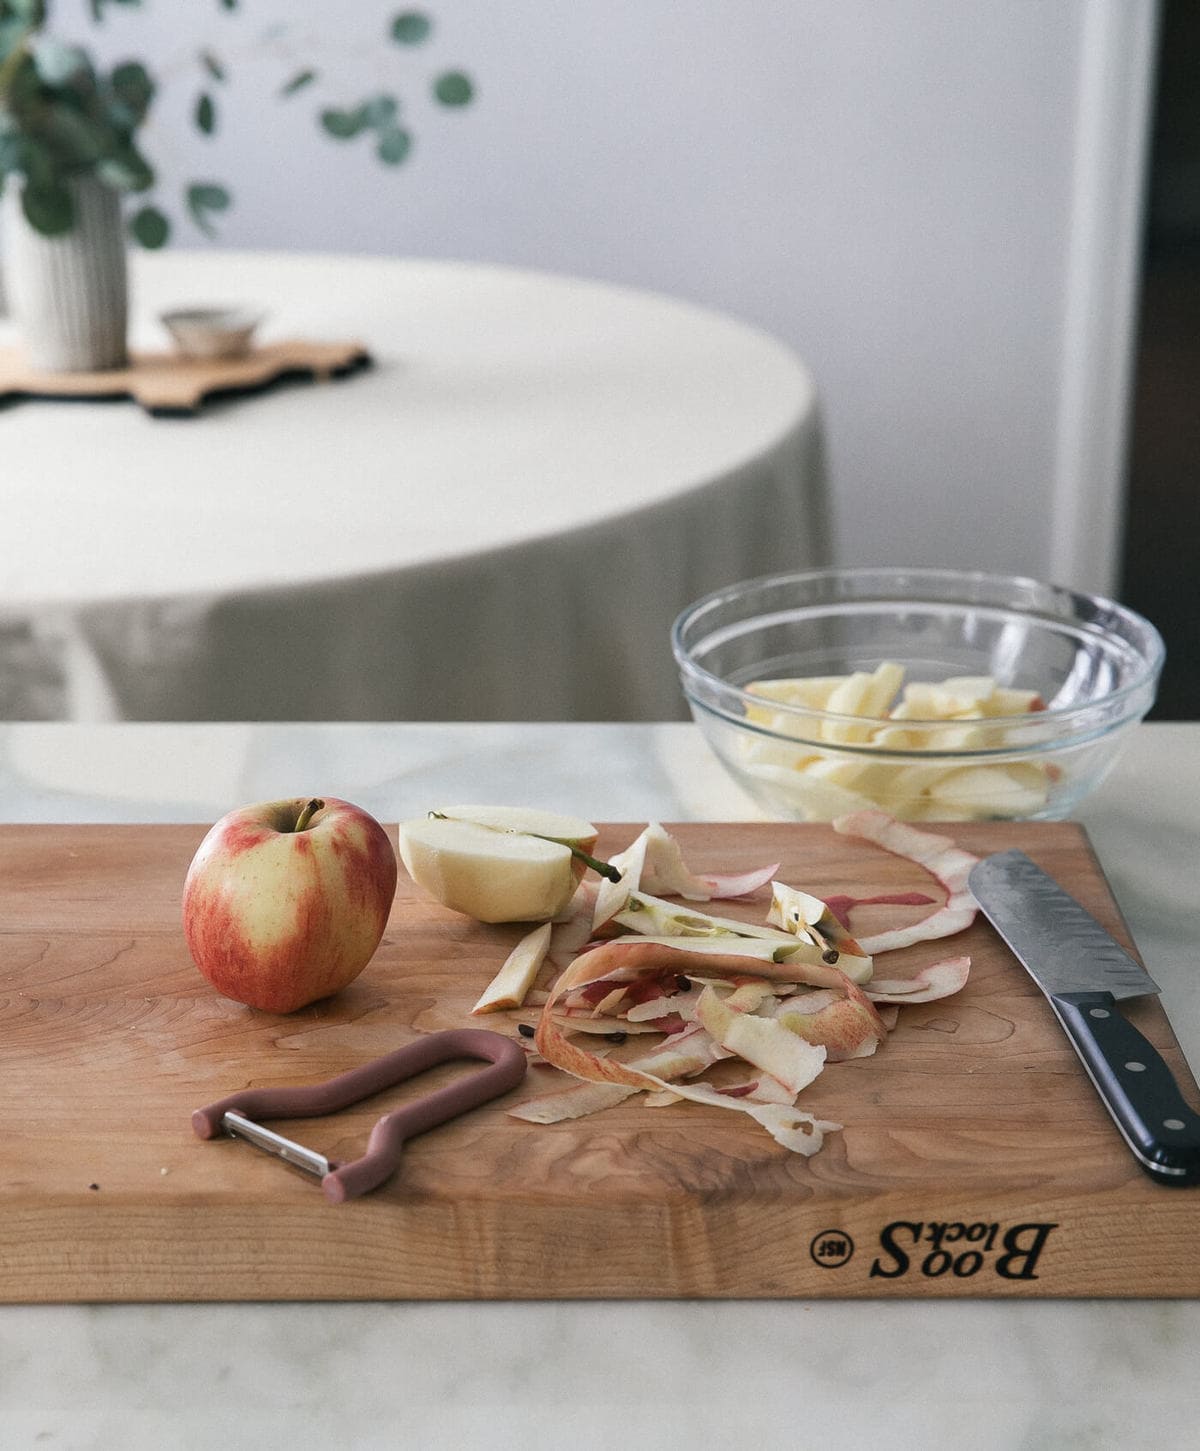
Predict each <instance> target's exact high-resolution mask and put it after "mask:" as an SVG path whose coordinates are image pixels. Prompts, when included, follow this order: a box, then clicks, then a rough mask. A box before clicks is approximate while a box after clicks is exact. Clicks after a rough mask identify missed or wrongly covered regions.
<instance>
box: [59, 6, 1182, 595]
mask: <svg viewBox="0 0 1200 1451" xmlns="http://www.w3.org/2000/svg"><path fill="white" fill-rule="evenodd" d="M73 5H74V6H77V7H78V12H79V14H80V15H82V13H83V7H82V5H81V4H80V3H79V0H60V4H59V14H60V15H61V16H62V17H64V20H65V19H66V18H67V17H68V16H69V14H70V13H71V8H72V6H73ZM1114 7H1116V8H1117V9H1118V10H1119V11H1120V12H1121V16H1119V17H1118V21H1117V24H1116V28H1115V30H1113V27H1112V24H1111V22H1112V17H1113V12H1114ZM403 8H408V7H407V5H406V4H402V3H400V0H387V3H384V0H352V3H348V0H343V3H341V4H338V5H331V4H329V3H328V0H242V6H241V11H240V13H235V14H233V15H226V14H224V13H223V12H222V11H221V10H220V9H219V7H218V6H217V5H216V3H215V0H212V3H210V4H205V5H201V4H197V3H191V4H188V5H187V6H186V7H185V6H184V5H183V4H182V3H181V0H145V8H144V9H143V11H142V12H140V13H138V12H129V13H125V12H123V11H121V10H120V9H119V8H118V7H115V6H114V7H111V8H110V18H109V20H108V21H107V22H106V24H105V26H104V28H103V31H102V32H101V40H100V42H99V43H100V44H101V46H102V47H103V49H104V50H105V51H107V52H108V53H109V54H110V55H112V56H119V55H122V54H125V53H141V54H143V55H147V56H148V57H151V58H153V59H154V61H155V63H156V66H157V65H162V66H164V67H165V68H166V70H167V72H168V73H169V76H168V81H167V84H166V85H165V88H164V94H163V96H162V98H161V100H160V102H159V105H158V107H157V116H156V119H155V121H154V129H153V131H152V132H151V133H150V135H149V136H148V138H147V140H148V145H150V146H151V147H152V148H153V149H154V151H155V153H156V154H157V155H158V157H159V158H160V159H161V161H162V164H163V168H164V171H165V172H167V173H168V174H169V175H170V176H171V177H172V178H183V177H184V176H192V175H201V176H204V177H210V176H211V177H212V178H214V179H221V180H224V181H226V182H228V184H229V185H230V186H231V188H232V190H233V191H234V192H235V193H236V197H237V200H236V207H235V210H234V211H233V212H232V213H231V214H230V215H229V217H228V219H227V220H226V221H225V223H224V224H223V226H222V237H221V241H222V243H223V244H226V245H244V246H248V247H264V248H277V247H287V248H312V249H322V250H330V251H339V250H343V251H362V252H382V253H397V254H423V255H428V256H448V257H468V258H471V257H474V258H482V259H488V260H493V261H502V262H513V263H519V264H526V265H532V266H537V267H544V268H549V269H553V270H557V271H564V272H574V273H583V274H589V275H593V276H598V277H606V278H613V279H617V280H620V281H622V282H627V283H634V284H639V285H644V286H646V287H651V288H656V289H661V290H664V291H668V292H672V293H676V294H678V295H681V296H684V297H688V298H691V299H694V300H698V301H700V302H703V303H707V304H711V305H713V306H715V307H718V308H722V309H725V310H727V311H729V312H732V313H735V314H738V315H740V316H741V317H743V318H746V319H748V320H750V321H752V322H755V323H757V324H759V325H761V326H762V327H763V328H766V329H769V330H770V331H771V332H773V333H776V334H777V335H779V336H781V337H782V338H784V339H785V340H787V341H788V342H790V343H791V344H792V345H793V346H794V347H795V348H796V349H797V351H798V352H799V353H800V354H801V355H802V356H803V357H804V358H805V359H806V360H807V362H808V363H809V364H810V365H811V367H812V369H813V371H814V373H815V375H816V378H817V381H818V385H819V387H820V389H821V392H822V394H823V398H824V404H825V410H826V420H827V426H828V435H829V452H830V468H831V474H832V479H833V484H834V490H835V520H836V524H837V531H838V552H839V555H840V557H841V559H842V560H843V561H844V562H849V563H896V564H915V563H935V564H947V565H950V564H954V565H964V566H969V567H977V568H996V569H1005V570H1019V571H1024V572H1028V573H1032V574H1035V575H1041V576H1047V575H1050V574H1052V573H1054V572H1057V574H1058V577H1060V578H1061V577H1062V575H1063V573H1064V572H1066V573H1067V574H1073V575H1074V576H1075V577H1074V578H1068V579H1066V580H1065V581H1064V582H1067V583H1074V584H1079V585H1092V586H1097V587H1107V586H1108V585H1109V584H1110V582H1111V576H1110V577H1109V578H1104V577H1103V576H1104V575H1105V571H1106V570H1107V569H1108V565H1109V561H1110V559H1111V555H1112V549H1113V546H1114V544H1115V533H1114V531H1115V529H1116V528H1117V516H1118V514H1119V491H1118V481H1117V478H1116V472H1117V471H1119V458H1120V454H1121V451H1122V447H1123V434H1122V432H1121V428H1120V415H1121V407H1120V405H1121V398H1122V395H1123V389H1124V383H1125V374H1124V372H1123V367H1124V358H1125V354H1124V352H1123V351H1122V350H1123V349H1124V348H1125V345H1126V342H1127V331H1128V319H1129V309H1128V306H1127V304H1128V298H1129V296H1130V294H1131V287H1132V282H1131V278H1129V277H1126V276H1124V275H1122V274H1121V266H1122V259H1124V263H1126V264H1127V263H1128V258H1129V256H1130V255H1131V248H1132V246H1133V240H1134V237H1135V233H1136V193H1137V169H1136V165H1134V169H1133V173H1132V176H1126V175H1125V173H1124V172H1122V174H1121V176H1120V177H1118V178H1117V181H1116V182H1115V183H1114V186H1113V187H1110V188H1109V191H1108V192H1107V193H1106V192H1105V190H1104V187H1103V186H1100V188H1099V190H1098V191H1097V188H1096V187H1094V186H1093V187H1092V189H1091V190H1090V191H1085V193H1084V194H1083V195H1082V200H1081V193H1080V189H1079V188H1078V186H1077V185H1076V180H1077V177H1078V174H1079V171H1080V166H1081V161H1080V157H1081V156H1083V157H1084V158H1085V160H1086V158H1087V157H1088V156H1090V157H1091V158H1092V164H1093V165H1094V166H1096V167H1098V168H1099V170H1100V172H1101V173H1102V178H1101V179H1102V180H1103V175H1104V174H1106V173H1104V168H1105V166H1106V165H1107V162H1106V159H1105V158H1106V157H1107V155H1108V151H1107V149H1104V150H1101V149H1099V148H1098V143H1097V142H1096V139H1095V134H1092V133H1096V132H1097V127H1098V126H1101V125H1102V123H1103V122H1104V120H1105V117H1106V116H1107V124H1108V125H1109V128H1110V130H1112V128H1113V127H1114V126H1115V128H1116V131H1117V132H1118V133H1119V135H1118V139H1120V138H1121V137H1124V138H1125V141H1126V142H1127V143H1128V144H1127V145H1126V151H1127V152H1128V154H1129V155H1130V156H1132V157H1133V158H1134V160H1135V162H1136V158H1137V157H1138V156H1139V155H1140V152H1139V150H1138V147H1139V145H1140V130H1139V128H1140V126H1141V123H1142V120H1143V111H1144V105H1143V102H1144V91H1145V72H1146V70H1147V68H1148V64H1149V59H1148V57H1149V50H1148V46H1146V44H1145V37H1146V35H1148V34H1149V33H1150V32H1151V30H1152V25H1153V0H989V3H976V0H680V3H669V0H567V3H556V0H430V7H429V8H430V13H431V14H432V16H433V18H434V20H435V31H434V35H433V37H432V38H431V40H430V42H429V43H428V44H427V45H426V46H424V47H421V48H419V49H411V50H402V49H400V48H398V47H395V46H392V45H391V44H389V43H388V42H387V41H386V39H384V32H385V26H386V22H387V20H388V18H389V17H390V16H391V15H392V14H394V13H395V12H396V11H397V10H399V9H403ZM289 16H290V17H291V23H290V27H289V32H288V35H287V36H286V37H285V38H284V39H283V40H279V39H275V40H268V41H263V40H261V35H262V33H263V31H264V30H266V29H267V28H268V26H269V24H270V23H271V22H272V21H276V20H282V19H284V18H286V17H289ZM331 17H334V18H333V19H332V20H331ZM1106 17H1107V20H1108V22H1110V27H1109V28H1110V30H1113V33H1112V34H1111V35H1108V39H1107V40H1105V39H1104V35H1101V49H1102V50H1104V52H1105V53H1104V57H1102V60H1103V61H1104V63H1105V64H1107V65H1109V67H1110V68H1114V67H1115V75H1116V79H1115V81H1113V82H1112V83H1111V85H1108V88H1107V89H1106V84H1107V83H1102V84H1101V85H1100V93H1099V100H1098V101H1096V94H1095V93H1096V85H1095V84H1093V85H1092V99H1093V101H1096V104H1097V105H1098V106H1099V108H1100V109H1099V112H1098V113H1097V114H1096V115H1093V114H1092V113H1090V112H1088V111H1087V107H1086V105H1085V104H1084V103H1085V102H1086V99H1087V95H1088V94H1089V92H1088V70H1087V68H1086V65H1085V62H1087V57H1088V55H1089V48H1088V47H1089V44H1090V45H1091V50H1092V51H1095V49H1096V42H1095V37H1096V35H1097V34H1098V33H1099V32H1098V31H1097V25H1098V24H1099V23H1101V22H1104V21H1105V19H1106ZM1131 25H1132V26H1133V28H1134V30H1135V31H1136V32H1137V35H1138V36H1140V37H1141V43H1142V45H1143V49H1144V50H1145V52H1146V53H1145V54H1144V55H1143V54H1139V53H1137V46H1136V45H1131V44H1130V42H1129V39H1128V31H1129V28H1130V26H1131ZM1122 26H1124V30H1122ZM80 28H87V29H90V27H88V26H81V27H80ZM1089 34H1090V35H1091V36H1092V41H1091V42H1089V39H1088V37H1089ZM1106 34H1107V32H1106ZM202 43H207V44H210V45H212V46H213V48H214V49H215V50H217V51H218V53H219V54H220V55H221V56H222V58H223V59H224V60H225V62H226V64H227V65H228V67H229V69H230V71H231V83H230V85H229V86H228V87H226V88H219V87H218V88H216V91H217V94H218V98H219V99H220V100H221V102H222V105H223V115H222V126H221V129H220V133H219V134H218V136H217V137H216V138H214V139H212V140H205V139H203V138H201V137H199V136H197V135H196V134H195V133H194V132H193V131H192V130H191V128H190V126H189V125H188V124H187V123H186V119H185V118H186V115H187V112H188V108H189V106H190V104H191V100H192V98H193V96H194V93H195V90H196V89H197V86H198V84H199V75H200V73H199V72H198V70H197V69H196V68H195V67H194V66H193V65H192V63H191V56H192V54H193V53H194V52H195V50H196V49H197V47H198V46H199V45H201V44H202ZM1105 46H1107V49H1106V50H1105ZM284 50H287V51H288V52H289V55H285V54H284V53H283V51H284ZM292 56H294V57H295V59H296V60H299V59H304V60H308V59H313V58H315V60H316V63H317V64H318V65H320V66H321V67H322V68H323V69H324V71H325V78H324V79H323V81H322V84H321V85H320V86H319V87H313V88H312V89H311V90H310V91H308V92H306V93H304V94H302V95H300V96H297V97H296V98H294V99H293V100H292V101H290V102H288V103H286V104H281V103H278V102H276V101H275V100H273V99H271V97H272V93H273V91H274V90H275V88H276V87H277V85H278V83H279V82H280V81H281V80H282V79H283V78H284V77H285V76H286V75H287V74H289V73H290V71H291V70H292V69H294V68H295V66H294V63H293V59H292V58H291V57H292ZM1114 57H1115V59H1114ZM1087 63H1088V64H1090V65H1091V69H1092V72H1093V73H1094V72H1095V68H1096V66H1095V56H1094V55H1093V56H1092V61H1091V62H1087ZM448 65H456V66H462V67H463V68H464V69H466V70H468V71H469V72H470V73H471V74H472V75H473V76H474V77H475V79H476V81H477V83H478V87H479V95H478V100H477V103H476V104H475V105H474V106H472V107H471V108H468V109H466V110H463V111H456V112H447V111H444V110H442V109H440V108H437V107H436V106H434V105H433V104H432V103H431V102H430V101H429V99H428V97H427V94H426V92H425V86H426V82H427V79H428V77H429V76H430V75H432V74H433V73H434V72H435V71H436V70H437V69H439V68H440V67H442V66H448ZM1110 79H1111V78H1110ZM392 84H394V85H395V86H396V87H397V89H398V90H399V91H400V93H401V94H402V96H403V97H404V98H405V103H406V112H407V114H408V117H409V119H410V121H411V123H412V125H413V130H414V133H415V135H416V147H415V149H414V152H413V154H412V156H411V157H410V159H409V160H408V162H407V163H405V165H403V166H402V167H400V168H398V169H397V170H394V171H389V170H388V169H387V168H384V167H382V166H380V165H378V164H377V163H375V162H374V160H373V158H372V157H371V156H370V154H369V152H368V149H367V147H366V145H365V144H364V143H363V142H361V141H359V142H355V143H348V144H338V143H335V142H333V141H330V140H328V139H326V138H324V137H323V136H321V135H320V134H318V132H317V129H316V127H315V125H314V124H313V121H312V116H313V113H314V112H315V111H316V110H317V109H318V108H319V106H321V105H324V104H331V103H335V102H341V101H348V100H355V99H358V98H359V97H360V96H362V95H365V94H368V93H370V92H371V91H373V90H375V89H378V88H379V87H380V86H390V85H392ZM1113 85H1115V87H1116V89H1117V91H1118V92H1119V96H1118V105H1117V112H1116V117H1115V120H1114V119H1113V114H1112V112H1113V108H1112V106H1111V105H1109V103H1108V97H1109V91H1110V90H1111V89H1112V86H1113ZM1122 88H1123V89H1122ZM1122 97H1123V98H1124V99H1123V101H1122V100H1121V98H1122ZM1122 104H1123V105H1124V107H1125V109H1124V110H1122V109H1121V105H1122ZM1106 106H1108V110H1107V112H1106V111H1105V107H1106ZM1139 107H1141V109H1139ZM1081 108H1082V110H1081ZM1081 114H1082V115H1083V124H1084V128H1085V130H1086V129H1087V128H1089V127H1090V128H1091V129H1090V133H1089V134H1084V133H1083V132H1081V131H1080V129H1079V120H1080V116H1081ZM1097 116H1099V119H1097ZM1089 117H1090V119H1089ZM1097 134H1098V133H1097ZM1089 137H1090V139H1089ZM1130 138H1132V139H1130ZM1111 139H1112V138H1111V137H1109V138H1108V140H1110V141H1111ZM1126 170H1128V168H1126ZM1114 187H1115V200H1114V195H1113V192H1114ZM164 196H165V197H167V199H169V196H168V194H167V191H166V189H164ZM1131 198H1132V200H1131ZM1098 207H1108V208H1109V211H1108V213H1107V216H1106V219H1105V230H1106V232H1107V233H1108V234H1109V243H1110V246H1109V251H1110V252H1112V251H1114V250H1115V253H1116V261H1115V262H1114V260H1113V258H1112V257H1111V256H1107V255H1106V256H1105V257H1102V258H1100V260H1099V262H1098V263H1097V259H1096V256H1095V254H1094V249H1093V250H1092V251H1091V252H1089V249H1088V247H1087V246H1086V245H1083V244H1081V240H1080V239H1081V236H1082V237H1083V238H1084V242H1085V243H1086V240H1087V236H1088V235H1090V232H1089V229H1092V230H1095V228H1096V223H1097V216H1098V211H1097V208H1098ZM177 240H178V241H179V242H181V243H184V244H187V245H195V244H197V243H198V242H200V241H202V239H200V238H198V236H197V234H196V233H195V232H194V231H193V230H191V229H190V227H189V226H188V225H187V224H186V223H185V224H184V225H182V226H181V227H180V228H179V230H178V232H177ZM1089 258H1090V259H1091V261H1090V263H1089ZM1081 259H1082V261H1081ZM1069 260H1070V261H1071V264H1072V266H1073V267H1075V268H1076V270H1078V269H1079V267H1080V266H1083V267H1085V268H1086V267H1087V266H1089V265H1092V266H1093V270H1094V267H1095V266H1097V265H1099V266H1100V267H1101V268H1102V269H1103V271H1102V276H1101V277H1100V280H1099V282H1098V283H1097V282H1096V279H1095V278H1093V279H1092V282H1093V284H1094V285H1093V286H1091V288H1090V290H1089V288H1088V287H1083V288H1082V289H1081V288H1080V287H1079V286H1078V285H1076V287H1075V291H1074V293H1072V291H1071V289H1070V287H1069V285H1068V283H1069V278H1068V261H1069ZM1114 268H1115V272H1114ZM1126 271H1128V267H1127V266H1126ZM1110 284H1111V285H1110ZM1114 287H1115V289H1116V291H1115V293H1114V291H1113V288H1114ZM1106 289H1107V290H1106ZM1072 298H1073V299H1074V300H1073V301H1072ZM1097 309H1099V311H1097ZM1085 322H1086V323H1087V324H1088V326H1089V327H1090V329H1091V332H1090V333H1088V335H1087V337H1088V346H1087V347H1086V348H1081V346H1080V338H1081V336H1082V334H1081V328H1082V327H1083V325H1084V323H1085ZM1097 331H1098V335H1097ZM1097 349H1108V351H1109V353H1110V354H1111V356H1110V357H1109V368H1108V372H1107V374H1106V380H1107V384H1108V389H1107V393H1106V392H1105V389H1104V388H1100V389H1099V390H1097V389H1095V388H1092V389H1091V390H1090V391H1089V389H1088V388H1087V387H1086V386H1083V385H1082V384H1081V381H1080V377H1081V375H1080V370H1081V369H1083V370H1084V372H1085V373H1086V370H1087V369H1088V367H1089V362H1088V355H1091V354H1094V353H1095V351H1096V350H1097ZM1072 369H1073V370H1074V371H1073V372H1072V371H1071V370H1072ZM1084 382H1086V379H1085V380H1084ZM1114 389H1115V391H1116V404H1117V420H1116V423H1115V424H1114V423H1113V420H1112V419H1111V417H1110V419H1109V435H1111V436H1109V437H1108V440H1107V442H1106V443H1105V446H1104V448H1103V450H1101V454H1100V456H1099V457H1097V454H1096V450H1095V449H1093V450H1092V453H1091V454H1088V453H1087V451H1086V450H1084V452H1083V453H1082V454H1081V453H1080V451H1079V449H1078V448H1077V447H1075V445H1076V444H1078V442H1079V440H1080V439H1083V438H1089V437H1092V436H1093V432H1094V429H1093V426H1094V424H1095V422H1096V420H1095V418H1094V416H1093V415H1094V414H1095V413H1096V412H1097V410H1098V409H1099V408H1101V407H1107V408H1108V409H1109V412H1110V414H1111V412H1112V407H1111V404H1112V397H1113V390H1114ZM1093 395H1095V396H1093ZM1064 430H1066V432H1065V433H1064ZM1114 430H1115V431H1114ZM1097 473H1099V474H1100V475H1102V477H1098V478H1097V477H1096V475H1097ZM1093 490H1094V491H1095V497H1094V499H1093V498H1092V497H1091V491H1093ZM1053 510H1057V517H1058V520H1059V526H1060V528H1062V529H1065V530H1067V531H1068V532H1070V531H1071V530H1078V529H1079V528H1080V526H1081V524H1082V523H1084V522H1087V523H1088V524H1089V527H1090V528H1091V531H1092V542H1091V544H1090V545H1088V546H1086V547H1083V548H1076V547H1075V544H1074V543H1072V541H1071V540H1067V542H1066V543H1064V542H1063V541H1062V540H1060V542H1059V544H1058V545H1057V547H1052V544H1051V539H1050V519H1051V516H1052V511H1053ZM1096 530H1099V533H1098V534H1097V533H1096ZM1065 537H1066V536H1064V538H1065ZM1084 576H1087V577H1086V578H1085V577H1084Z"/></svg>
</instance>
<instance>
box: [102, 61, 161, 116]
mask: <svg viewBox="0 0 1200 1451" xmlns="http://www.w3.org/2000/svg"><path fill="white" fill-rule="evenodd" d="M110 85H111V86H112V89H113V93H114V94H115V95H116V97H117V99H118V100H119V101H123V102H124V103H125V104H126V105H127V106H129V107H130V108H131V109H132V110H133V111H134V113H135V114H136V115H137V117H138V119H139V120H140V119H141V118H142V117H143V116H144V115H145V114H146V111H147V110H148V109H149V106H150V102H151V101H152V100H153V99H154V82H153V81H152V80H151V79H150V73H149V72H148V71H147V70H146V67H145V66H144V65H142V64H141V63H140V62H139V61H136V60H130V61H126V62H125V63H124V64H123V65H119V66H117V68H116V70H114V71H113V73H112V77H111V80H110Z"/></svg>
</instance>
